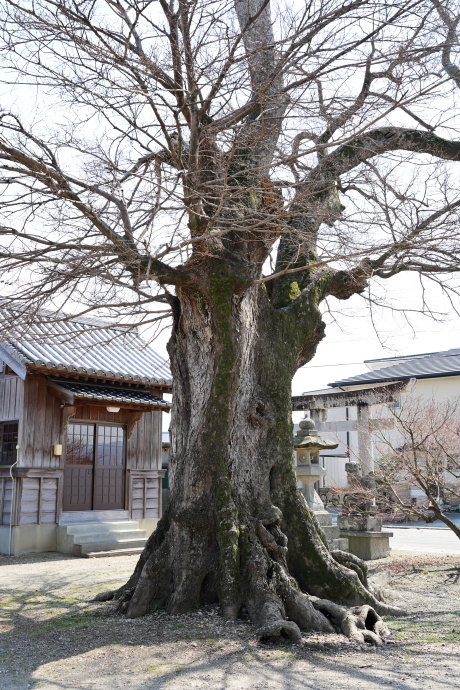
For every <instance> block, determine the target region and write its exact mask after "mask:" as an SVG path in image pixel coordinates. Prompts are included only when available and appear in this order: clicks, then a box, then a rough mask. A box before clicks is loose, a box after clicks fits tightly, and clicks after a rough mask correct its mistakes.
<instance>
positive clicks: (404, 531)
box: [384, 527, 460, 554]
mask: <svg viewBox="0 0 460 690" xmlns="http://www.w3.org/2000/svg"><path fill="white" fill-rule="evenodd" d="M384 531H389V532H390V531H391V532H393V537H390V547H391V548H392V549H393V550H396V551H411V552H412V551H417V552H420V553H456V554H459V553H460V539H458V537H456V536H455V534H454V533H453V532H452V531H451V530H450V529H436V528H433V527H391V528H384Z"/></svg>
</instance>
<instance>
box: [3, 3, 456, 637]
mask: <svg viewBox="0 0 460 690" xmlns="http://www.w3.org/2000/svg"><path fill="white" fill-rule="evenodd" d="M0 5H1V8H2V26H1V29H0V30H1V33H2V44H1V50H2V56H3V62H4V64H3V75H4V77H3V79H4V84H5V87H4V93H5V100H4V103H10V104H11V105H10V106H9V105H8V106H6V105H5V106H4V110H3V111H2V113H1V115H0V167H1V170H2V178H1V180H0V182H1V190H2V197H1V199H2V208H1V212H2V215H3V225H2V229H1V231H0V232H1V233H2V250H1V254H0V261H1V264H0V265H1V270H2V274H3V280H5V281H7V282H8V281H9V285H8V286H7V290H8V291H9V293H8V294H11V295H13V293H14V299H15V303H16V304H18V303H19V304H22V305H23V306H24V308H27V309H29V310H30V312H31V313H33V311H34V308H36V307H37V306H40V305H41V304H49V301H50V299H51V298H52V297H56V301H57V303H58V304H59V305H60V306H63V305H64V306H65V304H66V300H69V301H72V302H73V303H74V304H75V303H77V304H79V305H81V311H82V312H85V311H91V310H93V311H97V310H98V309H99V310H100V309H101V308H102V307H104V313H105V314H109V315H111V314H112V315H117V316H119V318H123V319H124V321H125V322H126V321H127V320H128V318H129V315H130V314H131V315H132V316H133V319H134V321H136V322H139V321H144V322H149V321H154V320H155V319H158V318H160V317H162V316H166V314H165V313H160V312H161V310H162V309H163V307H164V308H165V309H167V310H168V311H170V312H171V313H172V320H173V327H172V336H171V340H170V342H169V354H170V359H171V367H172V372H173V378H174V401H173V413H172V424H171V433H172V447H171V448H172V459H171V487H172V496H171V502H170V504H169V506H168V509H167V512H166V514H165V515H164V517H163V519H162V520H161V522H160V524H159V526H158V529H157V531H156V532H155V533H154V535H152V537H151V538H150V540H149V542H148V544H147V546H146V548H145V550H144V553H143V554H142V556H141V558H140V560H139V563H138V565H137V567H136V569H135V572H134V573H133V575H132V577H131V578H130V580H129V582H128V583H126V585H125V586H124V587H122V588H121V589H120V590H118V591H116V592H111V593H108V594H106V595H105V597H106V598H107V597H116V598H117V599H119V601H120V607H121V609H122V610H123V611H125V612H126V613H127V615H128V616H131V617H134V616H138V615H141V614H143V613H146V612H147V611H149V610H150V609H151V608H152V606H159V607H162V606H165V607H166V608H167V609H168V610H169V611H173V612H180V611H184V610H187V609H190V608H191V607H195V606H197V605H199V604H200V602H209V601H216V600H218V601H219V602H220V604H221V606H222V610H223V613H224V615H225V616H226V617H228V618H235V617H236V616H237V615H238V611H239V610H240V608H241V606H243V605H244V606H245V607H246V608H247V610H248V612H249V615H250V617H251V619H252V620H253V621H254V622H255V623H256V624H257V625H258V626H259V628H260V634H261V636H265V637H270V636H277V635H287V636H289V637H292V638H293V639H299V638H300V632H299V628H300V629H320V630H332V627H331V623H330V621H329V619H330V618H332V619H333V620H334V621H335V622H336V624H337V625H339V626H341V628H342V630H344V631H345V632H347V633H348V634H352V635H355V636H358V638H359V639H361V640H367V641H370V642H374V643H376V644H377V643H379V642H380V641H381V635H380V633H379V631H380V632H382V631H383V629H382V628H381V627H379V626H380V623H379V622H376V621H377V620H378V617H374V616H375V614H374V613H369V608H368V607H369V606H373V607H374V608H375V609H376V610H377V611H379V612H380V613H382V612H385V611H388V610H389V609H388V607H386V606H385V605H384V604H382V603H381V602H379V601H378V600H377V599H376V598H375V597H374V596H373V595H372V594H371V592H370V591H369V590H368V589H367V587H366V580H365V576H364V574H363V573H364V568H363V567H362V566H361V564H360V563H359V561H357V560H356V559H355V560H353V559H352V557H347V556H346V555H345V554H342V553H340V552H336V553H333V554H331V553H330V552H329V550H328V548H327V546H326V545H325V540H324V538H323V536H322V533H321V530H320V528H319V526H318V524H317V522H316V520H315V519H314V517H313V515H312V514H311V512H310V511H309V510H308V508H307V507H306V504H305V501H304V500H303V498H302V496H301V494H300V492H299V491H298V489H297V482H296V478H295V473H294V469H293V451H292V422H291V380H292V377H293V375H294V373H295V372H296V370H297V369H298V368H299V367H300V366H302V365H304V364H305V363H307V362H308V361H310V360H311V359H312V357H313V356H314V354H315V351H316V348H317V346H318V343H319V342H320V341H321V339H322V338H323V337H324V329H325V327H324V324H323V322H322V318H321V308H322V307H321V305H323V306H324V304H325V301H326V300H327V299H328V298H336V299H337V300H345V299H348V298H349V297H351V296H352V295H354V294H356V293H363V292H364V291H367V290H368V286H370V285H374V284H378V283H379V281H381V280H383V279H386V278H389V277H391V276H394V275H396V274H398V273H401V272H403V271H415V272H417V273H419V274H420V275H422V274H423V275H426V276H428V277H430V278H432V279H433V280H435V281H439V282H440V283H441V284H443V281H444V278H443V276H444V275H445V274H451V273H452V272H455V271H457V270H458V266H459V258H460V243H459V240H458V230H457V226H458V214H459V209H460V196H459V194H458V183H457V180H458V161H459V160H460V139H459V136H458V132H457V130H456V129H455V122H456V121H455V114H456V111H455V98H456V87H457V86H458V70H457V68H456V67H455V66H454V60H455V54H454V51H455V50H457V35H456V28H457V24H458V21H459V17H460V13H459V11H458V6H457V5H456V3H452V2H449V3H448V2H447V1H441V2H434V0H433V1H430V0H413V1H409V2H407V0H404V1H402V0H396V2H394V1H392V2H386V1H385V0H382V1H381V2H375V1H363V0H355V1H353V0H350V1H346V2H342V0H340V1H338V0H323V1H321V2H320V1H319V0H313V1H312V2H306V3H301V2H298V3H296V2H293V3H292V4H291V3H287V2H278V3H275V2H270V0H229V1H226V0H214V1H213V0H196V1H189V0H170V2H167V1H166V0H158V1H157V2H150V1H145V2H141V1H139V2H136V1H135V0H106V1H104V0H95V1H91V2H84V1H83V2H60V1H56V0H36V1H35V2H31V1H29V0H18V1H17V2H13V1H11V2H10V1H8V0H1V2H0ZM8 85H9V86H8ZM7 86H8V88H7ZM33 99H35V101H34V102H32V101H33ZM34 104H35V107H33V106H34ZM51 109H53V116H54V122H51V124H50V112H51ZM455 174H456V175H457V177H454V178H452V175H454V176H455ZM152 284H155V285H156V288H153V287H152ZM5 301H7V300H6V298H5ZM158 310H160V312H159V311H158ZM31 318H33V317H31ZM302 592H304V593H307V594H309V595H316V596H318V597H322V598H323V599H320V600H319V601H318V600H317V601H315V602H314V603H312V601H311V600H310V599H309V598H308V597H307V596H305V595H304V594H302ZM331 602H337V603H339V604H345V605H347V604H348V605H352V606H355V605H357V604H361V605H364V606H363V608H361V609H359V610H358V609H354V610H353V613H352V614H349V613H347V610H346V609H345V608H341V607H340V606H337V605H336V604H333V603H331ZM321 611H325V612H327V614H328V616H329V618H328V617H326V616H325V615H323V613H321ZM353 616H355V618H353ZM366 620H367V628H372V630H370V629H366V623H365V621H366ZM350 621H352V622H353V621H355V623H356V621H357V625H359V626H360V627H361V630H360V631H359V633H358V632H356V630H357V629H356V627H355V628H353V626H352V624H351V623H350ZM350 626H351V627H350Z"/></svg>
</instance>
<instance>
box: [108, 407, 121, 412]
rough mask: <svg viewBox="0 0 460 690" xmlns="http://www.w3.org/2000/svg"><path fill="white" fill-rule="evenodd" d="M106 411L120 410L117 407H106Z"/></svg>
mask: <svg viewBox="0 0 460 690" xmlns="http://www.w3.org/2000/svg"><path fill="white" fill-rule="evenodd" d="M107 412H120V408H119V407H108V408H107Z"/></svg>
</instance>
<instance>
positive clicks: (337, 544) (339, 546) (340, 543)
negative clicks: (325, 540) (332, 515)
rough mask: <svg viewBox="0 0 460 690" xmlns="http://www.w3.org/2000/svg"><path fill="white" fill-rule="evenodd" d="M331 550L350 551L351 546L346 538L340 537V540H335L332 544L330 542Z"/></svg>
mask: <svg viewBox="0 0 460 690" xmlns="http://www.w3.org/2000/svg"><path fill="white" fill-rule="evenodd" d="M329 548H330V549H331V551H336V550H339V551H349V550H350V544H349V541H348V539H347V538H346V537H340V539H333V540H332V541H331V542H329Z"/></svg>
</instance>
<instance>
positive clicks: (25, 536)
mask: <svg viewBox="0 0 460 690" xmlns="http://www.w3.org/2000/svg"><path fill="white" fill-rule="evenodd" d="M56 535H57V525H55V524H41V525H15V526H13V528H12V530H11V544H10V527H9V525H2V526H0V553H2V554H7V555H8V554H10V553H11V555H12V556H22V554H25V553H41V552H42V551H56Z"/></svg>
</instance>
